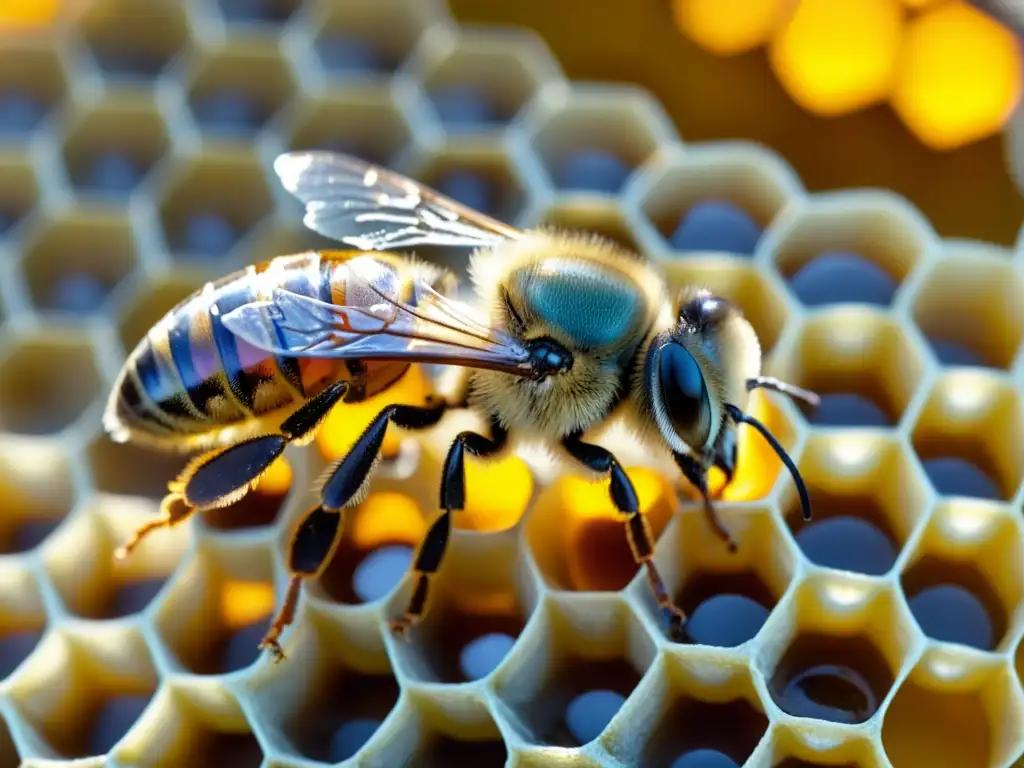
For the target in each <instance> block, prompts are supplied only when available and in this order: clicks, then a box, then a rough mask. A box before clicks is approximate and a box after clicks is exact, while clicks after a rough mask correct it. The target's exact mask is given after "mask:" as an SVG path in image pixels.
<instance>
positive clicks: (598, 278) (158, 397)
mask: <svg viewBox="0 0 1024 768" xmlns="http://www.w3.org/2000/svg"><path fill="white" fill-rule="evenodd" d="M274 168H275V171H276V173H277V175H278V177H279V178H280V180H281V182H282V184H283V185H284V187H285V188H286V189H287V190H288V191H289V192H290V193H291V194H293V195H294V196H295V197H296V198H298V200H300V201H301V202H302V203H303V204H304V207H305V216H304V219H303V221H304V223H305V225H306V226H307V227H309V228H310V229H312V230H313V231H315V232H318V233H320V234H321V235H324V236H326V237H328V238H331V239H334V240H336V241H340V242H342V243H345V244H346V245H348V246H349V247H350V248H351V249H352V250H345V251H320V252H309V253H301V254H296V255H290V256H280V257H277V258H275V259H272V260H270V261H268V262H265V263H262V264H259V265H255V266H250V267H248V268H246V269H244V270H242V271H240V272H238V273H236V274H233V275H229V276H227V277H225V278H222V279H221V280H218V281H216V282H211V283H208V284H207V285H205V286H204V287H203V288H202V289H200V290H199V291H197V292H196V293H195V294H193V295H192V296H190V297H189V298H187V299H186V300H184V301H183V302H182V303H180V304H179V305H178V306H176V307H175V308H174V309H172V310H171V311H170V312H169V313H168V314H167V315H166V316H165V317H164V318H163V319H161V320H160V321H159V322H158V323H157V324H156V325H155V326H154V327H153V328H152V329H151V330H150V331H149V333H148V335H147V336H146V337H145V338H144V339H143V340H142V341H141V342H140V343H139V345H138V346H137V347H136V348H135V349H134V350H133V351H132V353H131V354H130V355H129V357H128V359H127V362H126V363H125V366H124V369H123V370H122V372H121V374H120V376H119V378H118V380H117V382H116V384H115V386H114V389H113V391H112V393H111V395H110V399H109V401H108V404H107V409H106V412H105V415H104V426H105V428H106V430H107V431H108V432H109V434H110V435H111V436H112V439H114V440H117V441H122V442H123V441H134V442H137V443H140V444H148V445H152V446H156V447H159V448H170V449H185V450H198V449H205V450H206V453H203V454H201V455H199V456H198V457H197V458H195V459H193V460H192V461H191V462H190V463H189V464H188V466H187V467H186V468H185V469H184V470H183V472H182V473H181V475H180V476H179V477H178V478H177V479H175V480H174V481H173V482H171V483H170V484H169V492H168V494H167V495H166V497H165V498H164V500H163V502H162V504H161V514H160V516H159V517H158V518H156V519H154V520H153V521H151V522H148V523H146V524H145V525H143V526H141V527H140V528H139V529H138V530H137V531H136V532H135V534H134V536H133V537H132V538H131V539H130V540H129V541H128V542H127V543H126V544H125V546H124V547H123V548H122V549H121V550H120V551H119V552H118V554H119V555H120V556H122V557H123V556H125V555H127V553H128V552H130V551H131V550H132V549H133V548H134V547H136V546H137V545H138V543H139V542H140V541H141V540H142V539H143V538H144V537H145V536H147V535H149V534H150V533H152V532H153V531H155V530H157V529H160V528H163V527H167V526H173V525H176V524H179V523H181V522H182V521H184V520H186V519H187V518H188V517H189V516H190V515H191V514H193V513H194V512H196V511H203V510H209V509H213V508H217V507H223V506H226V505H229V504H231V503H233V502H235V501H237V500H239V499H240V498H241V497H243V496H244V495H245V494H246V493H247V492H248V491H249V490H250V489H251V488H253V487H254V486H255V485H256V483H257V482H258V481H259V478H260V476H261V475H262V474H263V473H264V472H265V471H266V470H267V468H268V467H269V466H270V465H271V464H272V463H273V461H274V460H275V459H277V458H278V457H279V456H280V455H281V454H282V452H283V451H284V449H285V447H286V446H287V445H289V444H298V445H301V444H304V443H308V442H309V441H310V440H312V439H313V437H314V435H315V433H316V431H317V428H318V427H319V425H320V424H321V423H322V422H323V420H324V418H325V417H326V416H327V414H328V412H329V411H330V410H331V409H332V408H334V407H335V406H337V405H338V404H339V403H343V402H347V403H353V402H359V401H361V400H364V399H365V398H367V397H370V396H372V395H375V394H377V393H380V392H383V391H385V390H387V389H388V387H390V386H392V385H393V384H394V383H395V382H396V381H397V380H398V379H399V378H400V377H401V376H402V375H403V374H404V373H405V372H406V370H407V369H408V368H409V367H410V366H411V365H412V364H414V363H425V364H441V365H445V366H454V367H455V369H454V372H455V374H456V378H457V380H458V381H457V385H456V386H455V387H453V388H452V392H451V393H447V394H446V395H444V396H437V395H435V396H432V398H431V399H429V400H428V401H427V403H426V405H424V406H413V405H404V404H391V405H387V406H385V407H384V408H383V409H382V410H381V412H380V413H379V415H378V416H376V417H375V418H374V419H373V420H372V421H371V422H370V424H369V426H368V427H367V428H366V429H365V431H364V432H363V433H362V434H361V436H360V437H359V438H358V439H357V440H356V442H355V444H354V445H353V447H352V449H351V451H350V452H349V453H348V454H347V455H346V456H344V457H343V458H342V459H341V460H340V461H338V462H337V463H336V464H335V465H334V466H333V467H332V468H331V469H330V470H329V472H328V473H327V474H326V475H325V479H324V480H323V482H322V484H321V486H320V489H319V502H320V503H319V505H318V506H316V507H314V508H313V509H312V510H310V511H309V512H308V513H307V514H306V515H305V517H304V518H303V519H302V520H301V521H300V522H299V524H298V526H297V528H296V529H295V531H294V534H293V536H292V538H291V541H290V545H289V548H288V549H289V551H288V566H289V570H290V573H291V578H290V581H289V586H288V589H287V593H286V597H285V600H284V602H283V604H282V605H281V607H280V608H279V610H278V612H277V614H276V615H275V617H274V620H273V622H272V623H271V626H270V628H269V630H268V632H267V634H266V636H265V637H264V638H263V640H262V642H261V646H260V647H261V648H265V649H269V650H270V651H271V652H272V653H274V654H275V656H276V657H277V659H278V660H280V659H281V658H283V652H282V649H281V646H280V644H279V638H280V635H281V633H282V631H283V630H284V629H285V628H286V627H287V626H288V625H289V624H290V623H291V621H292V619H293V615H294V612H295V608H296V604H297V601H298V596H299V590H300V586H301V583H302V581H303V580H304V579H306V578H310V577H314V576H316V575H318V574H320V573H321V572H322V571H323V570H324V568H325V567H326V565H327V563H328V562H329V561H330V558H331V555H332V553H333V552H334V549H335V547H336V546H337V544H338V540H339V538H340V531H341V528H342V512H343V511H344V510H345V509H346V508H349V507H351V506H353V505H355V504H358V503H359V502H360V501H361V500H362V499H363V498H364V496H365V494H366V492H367V487H368V484H369V480H370V477H371V475H372V473H373V470H374V467H375V466H376V464H377V462H378V459H379V455H380V451H381V445H382V442H383V439H384V434H385V431H386V429H387V426H388V424H389V423H391V424H395V425H397V426H398V427H400V428H403V429H408V430H416V429H424V428H427V427H430V426H433V425H435V424H437V423H438V421H439V420H440V419H441V417H442V416H443V415H444V414H445V413H446V412H447V411H449V410H452V409H460V408H469V409H473V410H474V411H475V412H476V413H478V414H480V415H481V416H482V417H483V418H484V420H485V423H486V425H487V428H486V429H485V430H483V432H476V431H464V432H461V433H459V434H458V436H457V437H455V439H454V440H453V442H452V443H451V446H450V448H449V450H448V453H447V457H446V460H445V462H444V465H443V470H442V477H441V481H440V509H441V510H442V512H441V514H440V515H438V517H437V518H436V519H435V520H434V521H433V523H432V524H431V526H430V528H429V529H428V531H427V533H426V534H425V536H424V538H423V541H422V542H421V544H420V546H419V548H418V551H417V554H416V557H415V560H414V562H413V565H412V578H413V587H412V592H411V596H410V598H409V600H408V603H407V605H406V608H405V610H404V612H403V613H402V614H401V615H400V616H399V617H397V618H396V619H394V620H393V621H392V622H391V626H392V629H393V630H394V631H395V632H396V633H399V634H401V633H404V632H405V630H407V629H408V628H409V627H410V626H411V625H413V624H415V623H417V622H418V621H419V620H420V619H421V618H422V616H423V615H424V613H425V610H426V607H427V602H428V596H429V590H430V584H431V579H432V577H433V576H434V574H435V573H436V572H437V570H438V568H439V566H440V565H441V562H442V559H443V556H444V553H445V549H446V546H447V543H448V539H449V535H450V532H451V516H452V513H453V512H457V511H458V510H461V509H463V508H464V506H465V496H466V492H465V456H466V454H467V453H469V454H472V455H473V456H476V457H481V458H495V457H498V456H500V455H501V454H502V453H503V452H505V451H507V450H509V449H510V446H511V445H512V444H513V442H514V441H515V440H519V439H527V440H531V441H537V440H540V441H542V442H544V443H546V444H548V445H549V446H551V447H552V448H554V449H555V450H556V451H559V452H561V455H562V457H563V458H566V459H568V460H569V461H571V462H575V463H577V464H578V465H581V466H582V467H583V468H585V469H586V470H589V472H590V473H592V474H593V475H594V476H595V477H596V478H602V477H606V478H610V485H609V491H610V495H611V499H612V501H613V503H614V505H615V508H616V509H617V510H618V511H619V512H621V513H622V514H623V515H624V517H625V535H626V537H627V540H628V543H629V546H630V548H631V550H632V552H633V555H634V558H635V560H636V562H637V563H638V566H639V567H643V568H644V569H645V572H646V576H647V579H648V581H649V583H650V586H651V588H652V590H653V594H654V597H655V599H656V601H657V603H658V605H659V606H660V607H661V609H663V610H664V611H665V612H666V613H667V614H668V615H669V618H670V631H671V632H673V633H674V634H679V633H681V631H682V628H683V626H684V623H685V619H686V617H685V615H684V614H683V612H682V611H681V610H680V609H679V608H678V607H676V606H675V605H674V603H673V602H672V600H671V598H670V596H669V594H668V591H667V589H666V587H665V585H664V582H663V581H662V578H661V576H660V575H659V573H658V570H657V568H656V567H655V564H654V561H653V559H652V555H653V542H652V536H651V533H650V530H649V528H648V526H647V523H646V522H645V520H644V517H643V516H642V514H641V512H640V505H639V503H638V499H637V494H636V492H635V490H634V488H633V485H632V483H631V481H630V479H629V477H628V476H627V475H626V473H625V471H624V470H623V467H622V465H621V464H620V463H619V461H618V460H617V459H616V457H615V456H614V454H613V453H612V452H610V451H609V450H607V449H606V448H604V447H601V446H599V445H597V444H595V443H594V442H590V441H589V440H588V437H589V436H591V435H593V434H595V433H596V432H597V431H598V430H599V428H601V427H602V426H604V425H605V424H606V423H608V422H610V420H611V419H613V418H615V417H622V418H623V419H625V420H626V422H627V423H628V424H629V425H630V426H631V427H632V428H633V429H634V430H635V432H636V433H637V435H638V436H639V437H640V438H642V439H644V440H647V441H650V444H651V445H657V446H660V447H661V448H663V449H667V450H668V451H669V452H671V454H672V456H673V457H674V459H675V462H676V464H677V465H678V467H679V469H680V470H681V472H682V474H683V476H685V478H686V479H687V480H688V481H689V482H690V483H692V484H693V486H694V487H695V488H696V489H697V490H698V491H699V492H700V494H701V495H702V497H703V500H704V509H705V511H706V515H707V519H708V520H709V521H710V524H711V525H712V526H713V527H714V529H715V530H716V531H717V532H718V534H719V535H720V536H721V537H722V538H723V539H724V540H725V541H726V542H728V543H729V545H730V546H731V547H733V548H735V544H734V542H733V540H732V538H731V536H730V534H729V532H728V530H727V529H726V528H725V526H724V525H723V524H722V523H721V522H720V521H719V519H718V517H717V515H716V513H715V507H714V504H713V503H712V500H711V497H710V494H709V491H708V484H707V474H708V471H709V469H710V468H711V467H718V468H719V469H721V470H722V471H723V472H724V474H725V476H726V478H727V479H731V478H732V475H733V472H734V470H735V467H736V458H737V457H736V450H737V440H736V434H737V427H738V426H739V425H740V424H748V425H750V426H752V427H753V428H755V429H756V430H757V431H758V432H760V433H761V435H762V436H763V437H764V439H766V440H767V441H768V442H769V443H770V445H771V446H772V448H773V449H774V450H775V452H776V453H777V454H778V455H779V457H780V459H781V460H782V462H783V463H784V464H785V466H786V467H787V468H788V470H789V472H790V473H791V474H792V477H793V479H794V482H795V485H796V488H797V490H798V493H799V496H800V501H801V504H802V508H803V513H804V516H805V517H806V518H809V517H810V501H809V498H808V495H807V490H806V488H805V486H804V483H803V481H802V479H801V478H800V474H799V472H798V471H797V468H796V466H795V465H794V464H793V462H792V460H791V459H790V458H789V456H788V455H787V454H786V451H785V450H784V449H783V448H782V446H781V445H780V444H779V443H778V441H777V440H776V439H775V438H774V437H773V436H772V435H771V433H770V432H769V431H768V429H767V428H766V427H765V426H764V425H763V424H762V423H761V422H759V421H758V420H757V419H755V418H753V417H751V416H749V415H748V414H746V413H744V411H743V408H744V407H745V404H746V400H747V397H748V393H749V391H750V390H752V389H754V388H756V387H765V388H768V389H773V390H777V391H780V392H783V393H786V394H788V395H790V396H793V397H798V398H803V399H805V400H809V401H811V402H815V401H816V396H815V395H814V394H813V393H810V392H806V391H804V390H802V389H799V388H797V387H792V386H790V385H787V384H785V383H783V382H780V381H778V380H776V379H773V378H767V377H763V376H762V375H761V371H760V367H761V351H760V345H759V343H758V339H757V336H756V334H755V332H754V330H753V328H752V326H751V325H750V324H749V322H748V321H747V320H746V319H744V317H743V315H742V313H741V312H740V310H739V308H738V307H736V306H734V305H733V304H731V303H730V302H728V301H726V300H725V299H723V298H721V297H717V296H714V295H712V294H711V293H709V292H708V291H705V290H698V289H689V290H685V291H683V292H682V293H680V294H679V295H675V296H673V295H671V294H670V292H669V290H668V286H667V283H666V281H665V278H664V276H663V275H662V274H661V272H660V271H659V270H658V269H657V267H656V265H654V264H652V263H651V262H648V261H646V260H644V259H643V258H641V257H640V256H638V255H636V254H633V253H629V252H627V251H625V250H623V249H621V248H620V247H618V246H617V245H613V244H612V243H610V242H607V241H605V240H603V239H600V238H598V237H594V236H589V235H580V234H572V233H565V232H558V231H542V230H535V231H522V230H519V229H516V228H513V227H510V226H508V225H506V224H504V223H502V222H500V221H497V220H494V219H492V218H490V217H488V216H485V215H484V214H482V213H479V212H477V211H474V210H471V209H469V208H467V207H465V206H463V205H460V204H459V203H456V202H455V201H453V200H451V199H448V198H446V197H445V196H443V195H441V194H439V193H438V192H435V191H433V190H431V189H428V188H426V187H424V186H422V185H420V184H418V183H417V182H415V181H413V180H411V179H409V178H406V177H404V176H402V175H400V174H398V173H395V172H392V171H389V170H387V169H384V168H381V167H378V166H375V165H372V164H369V163H366V162H363V161H361V160H359V159H356V158H353V157H349V156H347V155H341V154H335V153H328V152H318V151H313V152H292V153H287V154H284V155H281V156H280V157H279V158H278V159H277V160H276V162H275V165H274ZM417 245H445V246H460V247H467V248H472V249H474V251H473V254H472V259H471V268H470V274H471V278H472V282H473V285H474V287H475V289H476V293H477V295H478V298H479V302H480V303H479V306H477V305H473V304H471V303H467V302H461V301H458V300H456V299H455V298H453V297H454V295H455V291H456V289H457V280H456V278H455V277H454V276H453V275H452V274H451V273H450V272H448V271H446V270H444V269H441V268H438V267H436V266H433V265H430V264H427V263H423V262H421V261H418V260H416V259H415V258H413V257H402V256H399V255H396V254H395V253H393V251H394V250H396V249H403V248H408V247H410V246H417ZM449 370H452V369H449ZM342 407H343V406H342Z"/></svg>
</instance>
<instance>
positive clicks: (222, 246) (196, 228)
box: [156, 69, 273, 257]
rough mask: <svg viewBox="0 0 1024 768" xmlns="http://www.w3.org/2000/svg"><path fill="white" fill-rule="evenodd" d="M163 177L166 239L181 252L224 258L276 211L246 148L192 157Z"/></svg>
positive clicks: (161, 201) (162, 210)
mask: <svg viewBox="0 0 1024 768" xmlns="http://www.w3.org/2000/svg"><path fill="white" fill-rule="evenodd" d="M243 71H245V70H244V69H243ZM246 76H247V77H251V78H252V81H253V82H256V81H257V78H256V76H255V75H252V74H251V73H250V74H248V75H246ZM161 181H162V182H163V183H162V185H161V188H160V189H159V191H158V192H157V193H156V202H157V204H158V205H159V211H160V220H161V222H162V224H163V230H164V238H165V241H166V243H167V246H168V247H169V248H170V250H171V251H172V252H174V253H175V254H177V255H184V256H203V257H217V256H220V257H223V256H225V255H226V254H227V253H228V252H229V251H231V250H232V248H234V246H235V245H236V244H237V243H238V241H239V240H241V239H242V238H243V237H244V236H245V235H246V233H247V232H248V231H249V230H250V229H251V228H252V227H254V226H255V225H256V224H257V222H259V221H260V219H262V218H263V217H264V216H266V215H267V214H269V213H270V212H271V210H272V203H273V201H272V199H271V196H270V191H269V190H268V189H267V184H266V180H265V178H264V175H263V169H262V168H261V167H260V164H259V161H258V160H257V159H256V158H255V157H254V156H253V155H252V154H250V153H249V152H247V151H244V150H238V151H228V150H223V151H218V152H217V153H216V154H214V153H208V154H202V155H199V156H194V157H191V158H189V159H188V160H186V161H185V162H183V163H176V164H175V165H174V167H173V168H172V169H170V170H169V172H168V173H167V175H166V176H165V177H164V178H162V179H161Z"/></svg>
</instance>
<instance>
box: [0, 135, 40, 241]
mask: <svg viewBox="0 0 1024 768" xmlns="http://www.w3.org/2000/svg"><path fill="white" fill-rule="evenodd" d="M38 198H39V183H38V181H37V180H36V175H35V171H34V169H33V168H32V165H31V163H30V161H29V159H28V158H27V157H25V156H24V155H23V154H22V153H20V152H6V153H2V154H0V237H3V236H4V235H5V234H6V233H7V232H8V231H9V230H12V229H13V228H14V227H16V226H17V225H18V224H19V223H20V222H21V220H22V219H23V218H25V216H26V214H28V213H29V212H30V211H31V210H32V209H33V208H34V207H35V205H36V202H37V201H38Z"/></svg>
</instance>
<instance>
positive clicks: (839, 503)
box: [782, 433, 931, 576]
mask: <svg viewBox="0 0 1024 768" xmlns="http://www.w3.org/2000/svg"><path fill="white" fill-rule="evenodd" d="M799 468H800V474H801V475H802V476H803V478H804V482H806V484H807V489H808V491H809V493H810V496H811V508H812V510H813V518H812V519H811V521H810V522H805V521H804V519H803V517H802V516H801V512H800V502H799V499H798V498H797V495H796V493H795V492H793V491H792V490H790V489H787V490H786V493H785V495H784V498H783V499H782V509H783V510H784V512H785V519H786V522H787V524H788V525H789V527H790V529H791V530H792V531H793V535H794V537H795V538H796V543H797V545H798V546H799V547H800V549H801V550H802V551H803V553H804V554H805V555H806V556H807V558H808V559H809V560H810V561H811V562H812V563H814V564H816V565H819V566H821V567H824V568H835V569H838V570H841V571H852V572H854V573H863V574H867V575H870V576H882V575H884V574H886V573H888V572H889V570H890V569H891V568H892V567H893V565H894V564H895V563H896V558H897V557H899V553H900V550H901V549H902V547H903V545H904V544H905V543H906V541H907V540H908V539H909V538H910V535H911V533H912V532H913V531H914V529H915V527H916V526H917V524H918V522H919V521H920V520H921V518H922V517H924V515H925V513H926V512H927V510H928V507H929V504H930V502H931V493H930V491H929V489H928V484H927V481H926V480H925V478H924V477H922V475H921V472H920V470H919V469H918V467H917V465H916V464H915V463H914V461H913V460H912V459H911V458H910V457H909V456H907V455H906V449H905V447H904V445H903V443H902V442H900V441H899V440H896V439H895V438H890V437H888V436H883V435H878V434H876V435H871V434H865V433H848V434H842V433H837V434H832V435H827V436H826V435H813V436H812V437H811V438H810V439H809V440H808V441H807V445H806V446H805V447H804V450H803V453H802V455H801V459H800V462H799Z"/></svg>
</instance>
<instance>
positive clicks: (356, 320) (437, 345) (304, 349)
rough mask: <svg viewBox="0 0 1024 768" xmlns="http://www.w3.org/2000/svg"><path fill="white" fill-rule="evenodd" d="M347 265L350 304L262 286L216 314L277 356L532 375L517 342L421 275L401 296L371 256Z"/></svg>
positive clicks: (388, 274) (237, 333)
mask: <svg viewBox="0 0 1024 768" xmlns="http://www.w3.org/2000/svg"><path fill="white" fill-rule="evenodd" d="M349 265H350V273H349V276H348V284H347V289H346V295H347V296H351V297H353V299H352V301H353V303H352V304H351V305H346V306H339V305H335V304H330V303H327V302H324V301H321V300H319V299H318V298H315V297H313V296H308V295H305V294H301V293H296V292H294V291H291V290H288V289H286V288H282V287H280V286H266V288H265V290H263V291H261V293H262V295H264V296H268V298H267V299H266V300H262V301H254V302H250V303H247V304H243V305H242V306H240V307H238V308H236V309H234V310H232V311H231V312H228V313H227V314H225V315H224V316H223V317H222V318H221V320H222V322H223V323H224V325H225V326H226V327H227V329H228V330H229V331H231V333H233V334H235V335H236V336H239V337H241V338H242V339H244V340H245V341H247V342H248V343H249V344H251V345H253V346H255V347H257V348H259V349H262V350H264V351H266V352H269V353H272V354H275V355H284V356H287V357H326V358H359V359H363V360H374V359H376V360H380V359H391V360H408V361H409V362H422V363H435V364H447V365H463V366H468V367H475V368H492V369H496V370H502V371H506V372H509V373H514V374H517V375H520V376H530V375H532V366H531V364H530V362H529V353H528V351H527V350H526V349H525V348H524V347H523V346H522V344H520V343H519V342H518V341H516V340H515V339H514V338H512V337H511V336H509V335H508V334H507V333H505V332H503V331H501V330H499V329H494V328H489V327H488V326H487V325H486V324H485V323H483V322H482V321H481V320H479V319H478V318H476V317H474V316H473V313H472V310H471V309H470V308H469V307H468V306H467V305H465V304H462V303H461V302H458V301H455V300H453V299H451V298H448V297H446V296H443V295H442V294H440V293H438V292H437V291H435V290H434V289H433V288H432V287H431V286H429V285H428V284H427V283H425V282H423V281H422V280H420V281H415V282H414V283H413V284H412V290H411V292H410V293H409V294H408V295H407V296H406V297H405V298H404V299H402V298H400V297H399V296H398V295H397V294H398V292H397V290H394V288H395V285H394V283H392V282H390V281H391V280H392V278H393V273H390V272H388V271H387V270H384V269H380V268H379V265H376V264H375V262H373V261H372V260H361V259H357V260H353V261H352V262H349Z"/></svg>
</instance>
